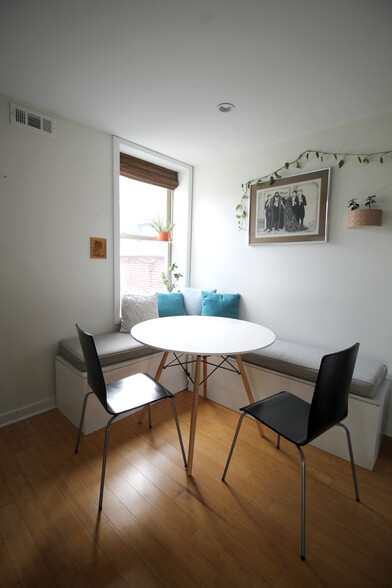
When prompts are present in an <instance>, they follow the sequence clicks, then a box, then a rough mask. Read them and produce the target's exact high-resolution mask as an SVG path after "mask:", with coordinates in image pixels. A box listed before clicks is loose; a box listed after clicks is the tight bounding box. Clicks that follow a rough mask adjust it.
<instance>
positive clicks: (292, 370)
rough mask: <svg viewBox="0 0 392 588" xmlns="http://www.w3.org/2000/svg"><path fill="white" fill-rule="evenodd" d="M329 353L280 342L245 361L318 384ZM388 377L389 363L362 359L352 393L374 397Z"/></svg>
mask: <svg viewBox="0 0 392 588" xmlns="http://www.w3.org/2000/svg"><path fill="white" fill-rule="evenodd" d="M328 353H332V351H331V350H330V349H322V348H320V347H313V346H310V345H300V344H298V343H290V342H287V341H279V340H278V339H277V340H275V342H274V343H273V344H272V345H270V346H269V347H267V348H265V349H259V350H257V351H254V352H252V353H245V354H244V355H243V356H242V359H243V361H246V362H248V363H252V364H254V365H258V366H260V367H263V368H266V369H269V370H272V371H275V372H279V373H282V374H286V375H288V376H294V377H296V378H300V379H302V380H306V381H309V382H316V380H317V375H318V370H319V367H320V362H321V359H322V357H323V356H324V355H326V354H328ZM386 375H387V367H386V365H385V364H383V363H381V362H379V361H374V360H371V359H366V358H364V357H361V356H358V359H357V363H356V365H355V370H354V375H353V380H352V383H351V388H350V392H351V393H352V394H358V395H359V396H365V397H368V398H372V397H373V396H374V395H375V394H376V393H377V391H378V390H379V389H380V388H381V386H382V385H383V383H384V380H385V378H386Z"/></svg>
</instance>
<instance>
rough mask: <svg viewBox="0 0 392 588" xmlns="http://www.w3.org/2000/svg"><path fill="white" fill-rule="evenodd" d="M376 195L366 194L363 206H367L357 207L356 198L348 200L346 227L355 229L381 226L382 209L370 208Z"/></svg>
mask: <svg viewBox="0 0 392 588" xmlns="http://www.w3.org/2000/svg"><path fill="white" fill-rule="evenodd" d="M375 202H376V196H375V195H373V196H368V197H367V199H366V201H365V206H367V207H368V208H359V204H358V202H357V199H356V198H353V199H352V200H350V201H349V202H348V207H349V208H351V210H350V212H349V213H348V219H347V228H349V229H356V228H359V227H381V218H382V210H380V209H379V208H372V204H375Z"/></svg>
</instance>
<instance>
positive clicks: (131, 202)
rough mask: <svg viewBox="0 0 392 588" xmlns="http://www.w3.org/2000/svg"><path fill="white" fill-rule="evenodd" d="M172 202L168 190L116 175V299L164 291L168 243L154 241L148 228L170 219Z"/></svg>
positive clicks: (154, 234)
mask: <svg viewBox="0 0 392 588" xmlns="http://www.w3.org/2000/svg"><path fill="white" fill-rule="evenodd" d="M120 174H121V172H120ZM172 200H173V191H172V190H167V189H166V188H162V187H161V186H154V185H152V184H146V183H145V182H140V181H138V180H131V179H129V178H127V177H125V176H123V175H120V296H123V295H124V294H130V293H132V294H146V293H148V292H160V291H163V290H164V287H163V283H162V278H161V276H162V272H166V271H167V268H168V266H169V265H170V264H171V244H169V243H165V242H158V241H156V238H155V237H156V233H155V231H154V230H153V229H152V228H151V226H150V225H151V221H152V220H153V219H156V218H157V216H158V215H159V217H160V218H165V219H167V220H171V219H172V214H171V212H172Z"/></svg>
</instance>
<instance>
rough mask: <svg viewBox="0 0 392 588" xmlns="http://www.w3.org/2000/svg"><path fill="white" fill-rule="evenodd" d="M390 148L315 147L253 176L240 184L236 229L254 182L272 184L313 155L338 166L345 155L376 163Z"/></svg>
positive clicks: (245, 211)
mask: <svg viewBox="0 0 392 588" xmlns="http://www.w3.org/2000/svg"><path fill="white" fill-rule="evenodd" d="M391 154H392V150H389V151H378V152H376V153H333V152H331V151H320V150H316V149H307V150H306V151H303V152H302V153H300V154H299V155H298V157H297V158H296V159H294V160H293V161H286V163H284V164H283V165H282V166H281V167H279V168H278V169H277V170H275V171H273V172H271V173H269V174H266V175H265V176H262V177H260V178H255V179H254V180H249V181H248V182H246V183H245V184H241V188H242V196H241V200H240V202H239V203H238V204H237V206H236V209H235V211H236V215H235V216H236V219H237V228H238V230H242V229H243V228H244V224H245V221H246V219H247V217H248V207H247V203H246V201H247V200H248V199H249V195H248V191H249V188H250V187H251V186H252V185H254V184H261V183H262V182H264V181H266V180H269V183H270V185H272V184H274V183H275V182H276V180H279V179H280V178H281V177H282V176H281V173H282V172H285V171H286V170H288V169H290V167H292V166H295V168H296V169H302V167H303V165H305V164H306V163H307V162H308V161H309V157H310V156H313V157H316V158H317V159H319V160H320V161H321V162H323V161H324V159H325V158H327V157H332V158H333V162H337V165H338V167H339V169H340V168H342V167H343V165H344V164H345V161H346V158H347V157H355V158H356V160H357V162H358V163H360V164H365V165H366V164H369V163H371V162H376V163H384V158H385V157H386V156H387V155H391Z"/></svg>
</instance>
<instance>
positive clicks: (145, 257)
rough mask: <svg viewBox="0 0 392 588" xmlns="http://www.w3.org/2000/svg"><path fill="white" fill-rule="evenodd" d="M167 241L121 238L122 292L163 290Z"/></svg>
mask: <svg viewBox="0 0 392 588" xmlns="http://www.w3.org/2000/svg"><path fill="white" fill-rule="evenodd" d="M167 247H168V246H167V243H162V242H160V241H139V240H138V239H120V286H121V289H120V293H121V296H123V295H124V294H148V293H149V292H163V291H165V287H164V285H163V282H162V277H161V275H162V272H165V273H166V272H167V266H168V262H167Z"/></svg>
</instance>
